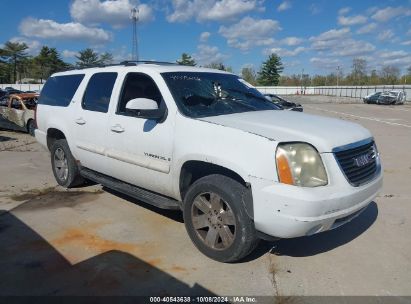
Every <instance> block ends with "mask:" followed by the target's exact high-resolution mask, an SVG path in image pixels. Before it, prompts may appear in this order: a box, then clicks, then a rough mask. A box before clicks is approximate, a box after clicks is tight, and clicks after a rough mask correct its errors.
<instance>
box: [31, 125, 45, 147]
mask: <svg viewBox="0 0 411 304" xmlns="http://www.w3.org/2000/svg"><path fill="white" fill-rule="evenodd" d="M34 136H35V137H36V140H37V142H38V143H39V144H41V145H42V146H44V147H46V148H47V149H48V147H47V134H46V133H45V132H43V131H41V130H39V129H36V130H34Z"/></svg>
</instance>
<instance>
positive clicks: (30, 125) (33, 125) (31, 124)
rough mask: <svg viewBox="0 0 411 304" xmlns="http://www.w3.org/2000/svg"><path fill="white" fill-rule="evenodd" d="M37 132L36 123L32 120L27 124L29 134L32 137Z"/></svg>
mask: <svg viewBox="0 0 411 304" xmlns="http://www.w3.org/2000/svg"><path fill="white" fill-rule="evenodd" d="M35 130H36V123H35V122H34V120H33V119H30V120H29V121H28V122H27V133H29V134H30V135H31V136H34V131H35Z"/></svg>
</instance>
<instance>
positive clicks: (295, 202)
mask: <svg viewBox="0 0 411 304" xmlns="http://www.w3.org/2000/svg"><path fill="white" fill-rule="evenodd" d="M251 179H252V181H251V185H252V193H253V205H254V222H255V226H256V229H257V230H258V231H260V232H262V233H265V234H267V235H270V236H273V237H278V238H293V237H300V236H309V235H313V234H315V233H319V232H323V231H327V230H331V229H335V228H337V227H339V226H341V225H343V224H345V223H348V222H349V221H351V220H352V219H353V218H355V217H356V216H358V215H359V214H360V213H361V212H362V211H363V210H364V209H365V208H366V207H367V206H368V204H369V203H371V202H372V201H373V200H374V199H375V197H376V196H377V194H378V192H379V191H380V189H381V187H382V180H383V178H382V175H381V174H380V175H378V176H377V177H376V178H375V179H374V180H372V181H370V182H369V183H367V184H365V185H362V186H360V187H353V186H351V185H349V184H348V183H346V184H344V185H343V186H341V185H327V186H323V187H316V188H302V187H296V186H291V185H285V184H281V183H278V182H276V183H274V182H272V181H268V180H264V179H259V178H251Z"/></svg>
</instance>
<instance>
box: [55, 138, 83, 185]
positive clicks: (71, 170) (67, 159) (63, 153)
mask: <svg viewBox="0 0 411 304" xmlns="http://www.w3.org/2000/svg"><path fill="white" fill-rule="evenodd" d="M51 167H52V169H53V174H54V177H55V179H56V181H57V183H58V184H59V185H60V186H63V187H66V188H71V187H74V186H79V185H81V184H83V183H84V179H83V177H82V176H81V175H80V173H79V169H78V166H77V163H76V160H75V159H74V157H73V155H72V154H71V151H70V148H69V146H68V144H67V141H66V140H65V139H59V140H56V141H55V142H54V143H53V145H52V146H51Z"/></svg>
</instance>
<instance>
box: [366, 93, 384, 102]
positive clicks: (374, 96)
mask: <svg viewBox="0 0 411 304" xmlns="http://www.w3.org/2000/svg"><path fill="white" fill-rule="evenodd" d="M381 94H382V92H375V93H372V94H370V95H367V96H365V97H364V98H363V101H364V103H377V100H378V97H380V95H381Z"/></svg>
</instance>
